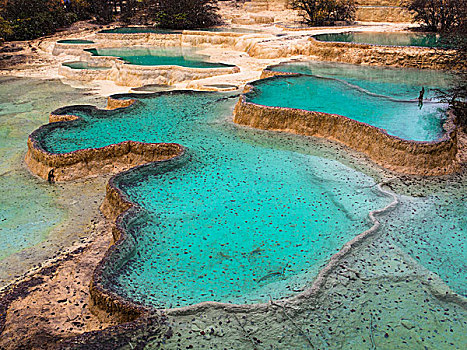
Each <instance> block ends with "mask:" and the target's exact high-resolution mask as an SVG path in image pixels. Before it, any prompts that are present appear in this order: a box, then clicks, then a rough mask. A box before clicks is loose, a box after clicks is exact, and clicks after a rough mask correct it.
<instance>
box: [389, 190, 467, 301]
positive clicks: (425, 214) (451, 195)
mask: <svg viewBox="0 0 467 350" xmlns="http://www.w3.org/2000/svg"><path fill="white" fill-rule="evenodd" d="M384 222H385V223H384V226H383V227H384V231H385V232H386V233H388V234H389V235H390V237H391V238H392V240H393V241H394V243H395V244H396V245H398V246H399V247H400V248H401V249H403V250H404V251H405V252H406V253H407V254H408V255H410V256H411V257H412V258H413V259H415V260H416V261H417V262H418V263H419V264H421V265H422V266H424V267H425V268H426V269H428V270H430V271H432V272H435V273H436V274H438V275H439V276H440V277H441V278H442V279H443V281H445V282H446V283H447V284H448V285H449V286H450V287H451V288H452V289H453V290H454V291H455V292H456V293H458V294H460V295H463V296H467V280H466V277H465V271H466V269H467V250H466V245H467V188H466V186H465V184H462V183H460V184H458V188H457V190H453V189H451V190H447V189H446V188H444V189H443V190H441V191H437V192H436V193H433V194H430V195H427V196H424V197H408V196H401V204H400V205H399V206H398V208H397V209H396V210H395V211H393V212H391V213H390V214H389V215H387V216H385V218H384Z"/></svg>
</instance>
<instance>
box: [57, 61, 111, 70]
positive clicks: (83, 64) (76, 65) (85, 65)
mask: <svg viewBox="0 0 467 350" xmlns="http://www.w3.org/2000/svg"><path fill="white" fill-rule="evenodd" d="M63 65H64V66H65V67H70V68H72V69H90V70H107V69H110V67H95V66H89V63H88V62H85V61H76V62H65V63H63Z"/></svg>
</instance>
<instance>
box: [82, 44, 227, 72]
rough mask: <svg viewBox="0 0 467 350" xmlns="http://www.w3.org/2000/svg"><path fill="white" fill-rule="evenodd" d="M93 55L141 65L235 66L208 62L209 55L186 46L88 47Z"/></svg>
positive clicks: (88, 50)
mask: <svg viewBox="0 0 467 350" xmlns="http://www.w3.org/2000/svg"><path fill="white" fill-rule="evenodd" d="M85 51H87V52H90V53H92V55H93V56H113V57H119V58H121V59H122V60H124V61H125V62H127V63H129V64H135V65H141V66H182V67H189V68H223V67H233V66H232V65H227V64H223V63H211V62H207V61H206V60H207V57H206V56H203V55H199V54H197V53H196V50H193V49H184V48H169V47H168V48H142V47H131V48H130V47H128V48H126V47H124V48H103V49H87V50H85Z"/></svg>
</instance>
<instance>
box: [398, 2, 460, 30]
mask: <svg viewBox="0 0 467 350" xmlns="http://www.w3.org/2000/svg"><path fill="white" fill-rule="evenodd" d="M404 6H405V7H406V8H407V9H408V10H409V11H412V12H413V13H414V20H415V22H418V23H421V24H422V26H424V27H425V29H426V30H428V31H432V32H437V31H440V32H447V31H449V30H451V29H456V28H459V27H465V26H466V21H467V0H406V1H405V3H404Z"/></svg>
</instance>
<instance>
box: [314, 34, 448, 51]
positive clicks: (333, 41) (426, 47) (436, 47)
mask: <svg viewBox="0 0 467 350" xmlns="http://www.w3.org/2000/svg"><path fill="white" fill-rule="evenodd" d="M354 33H356V34H359V33H365V34H367V33H374V34H389V35H391V34H432V33H416V32H367V31H345V32H339V33H322V34H315V35H312V36H311V38H313V40H316V41H318V42H320V43H332V44H353V45H370V46H376V47H378V46H381V47H399V48H417V49H438V50H439V49H441V50H450V49H452V48H450V47H447V46H443V45H441V46H422V45H390V44H377V43H367V42H365V41H338V40H320V39H319V37H322V36H325V35H339V34H354Z"/></svg>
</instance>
